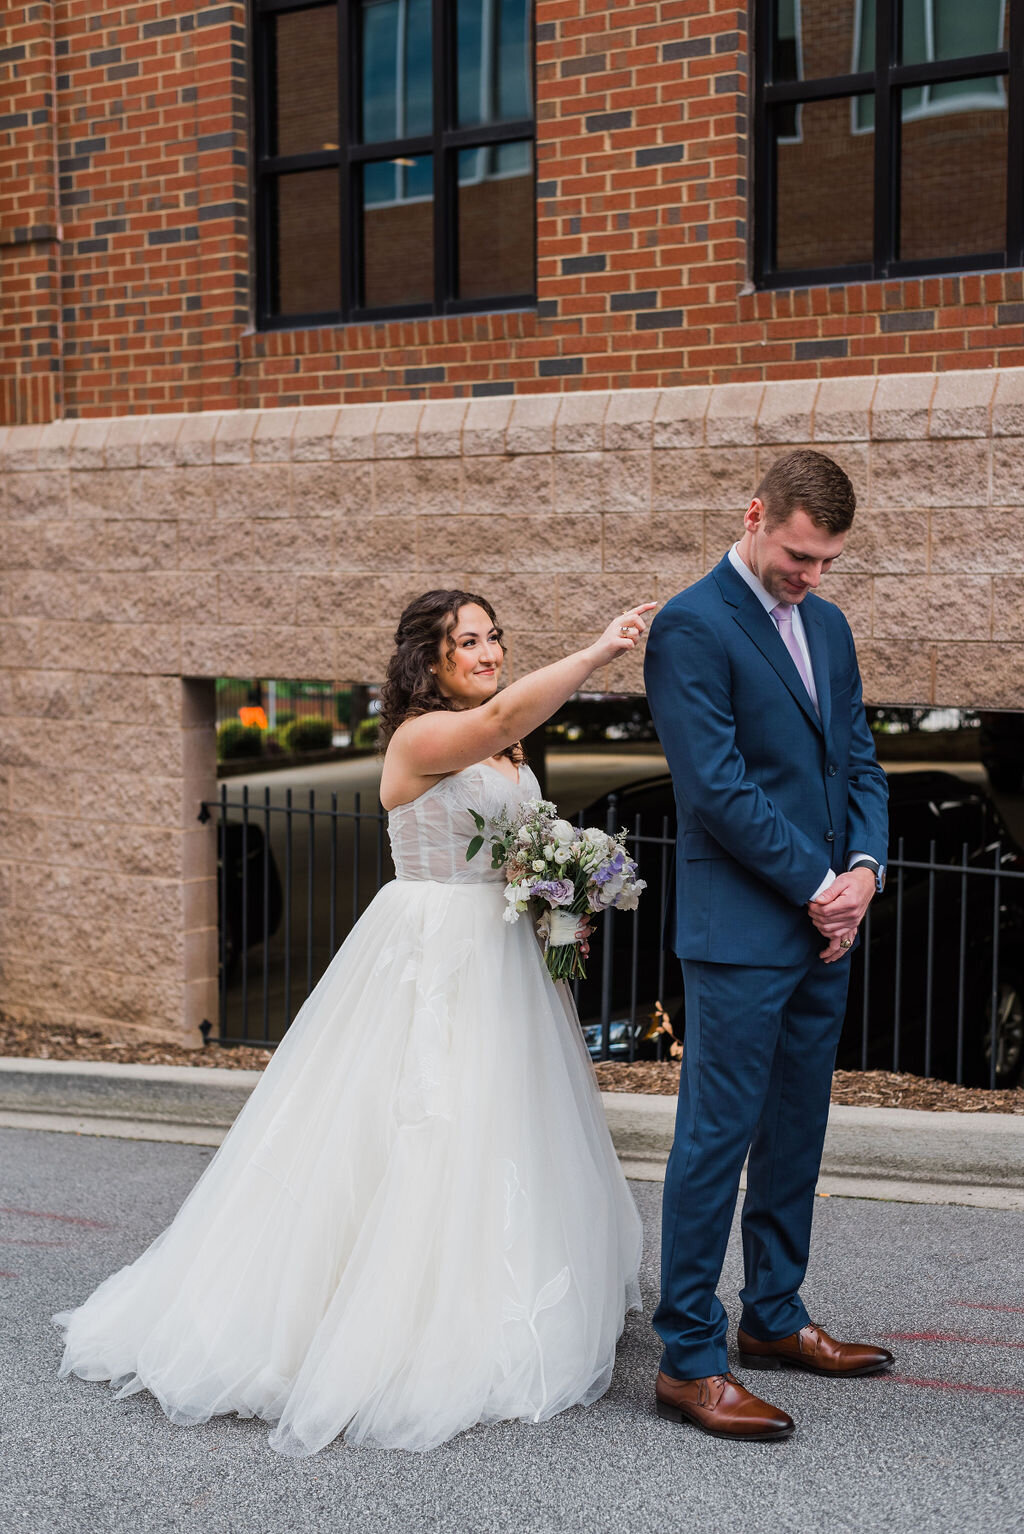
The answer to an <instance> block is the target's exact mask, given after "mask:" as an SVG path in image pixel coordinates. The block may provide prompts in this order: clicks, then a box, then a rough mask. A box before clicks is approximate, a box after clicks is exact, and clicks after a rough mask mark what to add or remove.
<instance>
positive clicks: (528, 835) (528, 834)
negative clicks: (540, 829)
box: [516, 826, 533, 847]
mask: <svg viewBox="0 0 1024 1534" xmlns="http://www.w3.org/2000/svg"><path fill="white" fill-rule="evenodd" d="M516 840H517V841H519V842H522V844H523V846H524V847H528V846H529V845H530V843H531V842H532V840H533V832H532V831H531V830H530V829H529V828H528V827H527V826H524V827H523V829H522V830H521V831H520V833H519V835H518V837H517V838H516Z"/></svg>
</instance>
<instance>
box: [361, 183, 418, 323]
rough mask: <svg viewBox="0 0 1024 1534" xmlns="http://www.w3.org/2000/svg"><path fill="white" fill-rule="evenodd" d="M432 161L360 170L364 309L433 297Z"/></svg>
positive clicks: (409, 302)
mask: <svg viewBox="0 0 1024 1534" xmlns="http://www.w3.org/2000/svg"><path fill="white" fill-rule="evenodd" d="M433 179H434V159H433V156H432V155H418V156H415V157H413V156H404V155H403V156H402V157H401V158H400V159H398V160H385V161H373V162H371V163H370V164H368V165H365V166H364V167H363V303H364V305H365V306H366V308H368V309H385V308H391V307H393V306H394V305H396V304H423V303H430V302H431V300H432V299H433V297H434V201H433Z"/></svg>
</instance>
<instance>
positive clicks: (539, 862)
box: [530, 858, 544, 874]
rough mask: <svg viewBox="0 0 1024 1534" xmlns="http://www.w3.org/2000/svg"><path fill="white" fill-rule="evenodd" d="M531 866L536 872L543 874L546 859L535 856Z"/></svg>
mask: <svg viewBox="0 0 1024 1534" xmlns="http://www.w3.org/2000/svg"><path fill="white" fill-rule="evenodd" d="M530 867H531V868H532V869H533V871H534V873H535V874H542V873H543V872H544V859H543V858H534V860H533V862H532V863H531V864H530Z"/></svg>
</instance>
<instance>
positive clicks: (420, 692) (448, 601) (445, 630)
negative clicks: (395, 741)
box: [380, 591, 526, 765]
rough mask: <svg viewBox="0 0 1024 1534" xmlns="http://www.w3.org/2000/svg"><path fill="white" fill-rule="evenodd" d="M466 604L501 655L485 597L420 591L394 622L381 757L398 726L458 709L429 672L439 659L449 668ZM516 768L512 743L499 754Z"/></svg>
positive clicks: (517, 749)
mask: <svg viewBox="0 0 1024 1534" xmlns="http://www.w3.org/2000/svg"><path fill="white" fill-rule="evenodd" d="M470 604H472V605H475V606H476V607H482V608H483V610H484V612H485V613H486V614H487V616H488V618H490V620H491V622H492V623H493V625H494V628H495V631H496V633H497V635H498V643H499V644H500V645H501V649H502V654H504V653H505V644H504V642H503V640H502V637H501V626H500V624H499V623H498V619H497V617H496V615H495V611H494V608H493V607H492V606H491V604H490V602H488V601H487V599H486V597H481V596H477V594H476V593H475V592H472V591H425V592H424V593H423V595H422V596H419V597H415V598H414V599H413V600H412V601H411V602H410V603H409V605H408V607H407V608H406V609H405V611H404V612H403V614H402V616H401V617H400V618H399V620H398V628H397V629H396V630H395V648H394V651H393V653H392V655H391V659H390V660H389V661H388V669H387V675H386V677H385V680H384V685H383V686H382V688H381V690H380V705H381V706H380V749H381V750H382V751H383V750H384V749H385V748H386V746H387V744H388V741H389V740H390V739H391V737H392V735H394V733H395V731H396V730H397V729H398V726H399V725H400V724H403V723H404V722H405V720H406V719H414V718H415V717H416V715H417V714H429V713H433V712H434V711H435V710H437V709H454V708H456V707H457V705H456V704H454V703H453V702H452V701H451V699H450V698H446V697H445V695H444V693H443V692H442V691H441V689H440V687H438V685H437V677H436V676H435V675H434V674H433V672H432V671H431V669H430V668H431V666H436V665H437V663H438V660H439V659H440V658H441V656H442V651H443V655H444V658H445V659H446V660H447V661H448V662H449V663H450V662H451V658H452V656H453V655H454V654H455V639H454V637H453V635H454V632H455V625H456V623H457V622H458V618H459V609H460V608H463V607H468V606H469V605H470ZM500 755H502V756H507V757H509V759H510V760H511V761H513V762H515V763H516V764H517V765H518V764H519V763H521V762H524V761H525V760H526V757H525V754H524V752H523V748H522V746H521V745H520V744H519V742H518V741H517V742H516V743H515V744H514V745H511V746H507V747H506V748H505V750H504V751H502V752H501V753H500Z"/></svg>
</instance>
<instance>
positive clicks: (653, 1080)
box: [0, 1018, 1024, 1114]
mask: <svg viewBox="0 0 1024 1534" xmlns="http://www.w3.org/2000/svg"><path fill="white" fill-rule="evenodd" d="M2 1055H13V1056H16V1057H18V1058H19V1059H29V1060H108V1061H112V1062H114V1063H115V1064H118V1065H215V1066H219V1067H220V1068H221V1069H224V1070H236V1071H240V1070H244V1071H261V1070H262V1069H263V1067H264V1066H265V1065H266V1063H267V1061H268V1060H269V1059H270V1058H271V1051H270V1050H268V1049H254V1048H249V1047H243V1046H236V1047H232V1048H230V1049H221V1048H219V1047H218V1046H217V1045H209V1046H207V1048H205V1049H186V1048H185V1047H184V1046H183V1045H181V1044H163V1043H159V1042H154V1041H148V1040H144V1039H139V1040H130V1041H128V1040H124V1039H121V1040H112V1039H110V1038H108V1036H107V1035H106V1034H104V1033H101V1032H100V1031H99V1030H98V1029H95V1028H71V1027H63V1028H62V1027H58V1026H54V1025H53V1024H44V1023H15V1022H9V1021H6V1020H5V1019H3V1018H0V1056H2ZM594 1070H595V1073H596V1075H597V1079H598V1082H599V1084H600V1086H601V1089H602V1091H605V1092H644V1093H647V1094H650V1095H654V1096H662V1097H674V1096H675V1094H676V1090H677V1088H678V1084H679V1062H678V1061H677V1060H672V1061H669V1060H666V1061H656V1060H637V1061H635V1062H634V1064H632V1065H623V1064H620V1063H619V1062H618V1061H614V1060H608V1061H604V1062H602V1063H600V1064H598V1065H596V1066H595V1067H594ZM832 1101H833V1102H834V1103H845V1104H848V1105H851V1106H854V1107H860V1108H925V1109H931V1110H932V1111H934V1112H939V1111H953V1110H955V1111H956V1112H958V1113H1020V1114H1024V1087H1016V1088H1014V1089H1013V1090H1012V1091H1004V1092H990V1091H988V1090H986V1089H985V1088H984V1087H957V1086H953V1085H952V1083H950V1082H948V1081H933V1080H932V1079H931V1078H930V1077H926V1076H909V1075H907V1074H905V1073H903V1072H900V1073H897V1072H895V1071H836V1073H835V1075H834V1077H833V1078H832Z"/></svg>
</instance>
